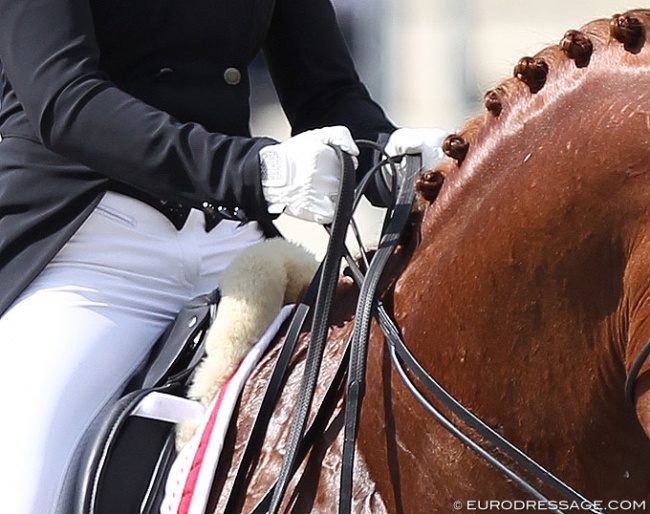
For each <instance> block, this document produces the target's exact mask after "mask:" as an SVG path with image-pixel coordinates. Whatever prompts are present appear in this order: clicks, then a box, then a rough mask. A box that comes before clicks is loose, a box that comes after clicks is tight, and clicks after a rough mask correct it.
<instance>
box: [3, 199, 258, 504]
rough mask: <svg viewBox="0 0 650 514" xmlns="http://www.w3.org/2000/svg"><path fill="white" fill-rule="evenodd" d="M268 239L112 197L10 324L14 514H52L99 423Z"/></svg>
mask: <svg viewBox="0 0 650 514" xmlns="http://www.w3.org/2000/svg"><path fill="white" fill-rule="evenodd" d="M260 237H261V233H260V231H259V229H258V228H257V226H256V225H255V224H249V225H247V226H244V227H241V228H236V225H235V224H234V223H232V222H222V223H221V224H220V225H218V226H217V227H216V228H215V229H214V230H213V231H212V232H210V233H206V232H205V230H204V228H203V224H202V219H201V215H200V213H198V212H195V213H193V215H192V216H191V218H190V220H189V221H188V223H187V225H186V226H185V228H184V229H183V230H182V231H176V230H175V229H174V228H173V226H172V225H171V224H170V223H169V222H168V220H167V219H166V218H164V217H163V216H162V215H161V214H160V213H158V212H157V211H155V210H153V209H151V208H150V207H148V206H146V205H144V204H141V203H140V202H136V201H134V200H131V199H128V198H126V197H121V196H119V195H112V194H109V195H108V196H107V198H105V199H104V201H102V203H101V204H100V206H99V207H98V209H97V210H96V211H95V212H94V213H93V214H92V215H91V217H90V218H89V219H88V221H87V222H86V223H85V224H84V225H83V226H82V228H81V229H80V230H79V231H78V233H77V234H75V236H74V237H73V238H72V239H71V240H70V242H69V243H68V244H67V245H66V246H65V247H64V248H63V249H62V251H61V252H60V253H59V255H57V257H56V258H55V259H54V260H53V261H52V262H51V263H50V264H49V265H48V266H47V268H46V269H45V270H44V271H43V273H42V274H41V275H40V276H39V277H38V278H37V279H36V280H35V281H34V282H33V283H32V284H31V285H30V287H29V288H28V289H27V290H26V291H25V292H24V293H23V294H22V295H21V297H20V298H19V299H18V300H17V301H16V302H15V303H14V304H13V306H12V307H11V308H10V309H9V310H8V311H7V312H6V313H5V314H4V315H3V316H2V317H1V318H0V363H1V364H0V366H2V372H0V391H2V394H0V412H2V420H3V421H2V423H0V427H2V428H0V455H1V456H2V457H1V458H2V463H3V464H2V468H3V470H4V473H3V476H2V478H1V479H0V490H1V491H2V509H1V510H2V511H3V512H11V513H12V514H50V513H51V512H53V510H54V507H55V505H56V501H57V497H58V495H59V491H60V488H61V484H62V480H63V477H64V475H65V470H66V466H67V465H68V462H69V461H70V459H71V457H72V454H73V452H74V449H75V447H76V446H77V443H78V441H79V439H80V438H81V436H82V434H83V433H84V430H85V429H86V428H87V427H88V425H89V424H90V423H91V421H92V420H93V417H94V416H95V414H96V413H97V412H98V411H99V410H100V409H101V408H102V407H103V406H104V405H105V404H106V403H107V402H110V401H111V400H113V399H114V398H115V397H116V395H117V394H118V393H119V391H120V390H121V388H122V387H123V386H124V384H125V382H126V381H127V380H128V378H129V376H130V375H131V374H132V373H133V371H134V370H135V369H137V367H138V366H139V365H140V363H141V362H142V361H143V359H144V357H145V356H146V354H147V352H148V351H149V349H150V347H151V345H152V344H153V342H155V340H156V339H157V337H158V336H159V334H160V333H161V332H162V331H163V330H164V329H165V327H166V326H167V325H168V324H169V322H170V321H171V320H172V319H173V317H174V315H175V314H176V313H177V312H178V311H179V310H180V309H181V308H182V307H183V305H184V304H185V303H186V302H187V301H188V300H189V299H191V298H192V297H194V296H196V295H198V294H201V293H205V292H209V291H210V290H212V289H214V288H215V287H216V285H217V279H218V275H219V273H220V271H221V270H222V269H223V268H224V267H225V266H226V265H227V264H228V263H229V262H230V260H231V259H232V258H233V256H234V255H235V254H236V253H237V252H238V251H239V250H240V249H241V248H243V247H245V246H247V245H249V244H252V243H253V242H256V241H257V240H259V239H260Z"/></svg>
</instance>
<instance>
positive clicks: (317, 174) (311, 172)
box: [259, 126, 359, 224]
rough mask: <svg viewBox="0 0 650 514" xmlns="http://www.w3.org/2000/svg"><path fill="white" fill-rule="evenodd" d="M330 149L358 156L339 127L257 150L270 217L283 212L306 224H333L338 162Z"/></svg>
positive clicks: (348, 135) (338, 174)
mask: <svg viewBox="0 0 650 514" xmlns="http://www.w3.org/2000/svg"><path fill="white" fill-rule="evenodd" d="M329 145H334V146H337V147H338V148H340V149H341V150H343V151H344V152H346V153H348V154H350V155H353V156H357V155H359V149H358V148H357V145H356V144H355V142H354V139H353V138H352V134H350V131H349V130H348V129H347V128H346V127H342V126H335V127H324V128H320V129H315V130H309V131H307V132H303V133H301V134H298V135H296V136H293V137H291V138H289V139H287V140H286V141H284V142H282V143H278V144H275V145H270V146H266V147H264V148H262V149H261V150H260V153H259V155H260V162H261V170H262V190H263V192H264V198H265V199H266V201H267V202H268V203H269V207H268V210H269V212H270V213H271V214H278V213H281V212H286V213H287V214H289V215H291V216H295V217H297V218H301V219H304V220H307V221H315V222H317V223H321V224H327V223H331V222H332V220H333V219H334V211H335V209H336V200H337V195H338V191H339V183H340V181H341V162H340V161H339V159H338V158H337V155H336V152H335V151H334V149H333V148H332V147H331V146H329ZM355 162H356V161H355Z"/></svg>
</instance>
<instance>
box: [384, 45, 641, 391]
mask: <svg viewBox="0 0 650 514" xmlns="http://www.w3.org/2000/svg"><path fill="white" fill-rule="evenodd" d="M648 53H649V50H648V49H647V48H646V49H644V50H643V52H642V53H641V54H638V55H636V56H629V55H624V56H623V58H619V61H623V62H622V64H620V65H617V66H615V65H614V62H613V61H612V56H611V55H609V54H608V53H607V52H601V53H600V54H596V53H594V56H593V58H592V62H591V64H590V65H589V67H588V68H587V69H578V68H576V67H575V66H573V65H572V63H563V62H560V63H559V64H557V66H556V67H555V68H552V69H551V72H550V73H549V78H548V83H547V85H546V86H545V88H544V89H543V90H541V91H540V92H538V93H537V94H536V95H531V94H530V93H529V92H527V91H523V92H522V91H519V92H517V94H515V95H513V96H512V98H510V104H509V105H507V106H504V109H503V111H502V113H501V115H500V117H499V118H490V115H489V114H488V115H486V118H487V120H488V121H487V122H486V123H485V124H484V125H483V127H482V128H481V129H480V130H479V131H478V133H477V134H476V135H475V136H474V138H473V140H472V142H471V144H470V151H469V153H468V154H467V156H466V158H465V160H464V161H463V163H462V166H460V168H458V169H455V170H452V171H451V172H450V173H449V175H448V177H447V181H446V182H445V184H444V186H443V188H442V191H441V193H440V196H439V198H438V200H436V201H435V202H434V203H433V204H431V205H430V206H429V207H428V209H427V212H426V213H425V215H424V222H423V229H422V230H423V234H422V239H423V244H422V246H421V247H420V248H419V249H418V250H417V251H416V254H415V255H414V258H413V259H412V261H411V263H410V265H409V268H408V269H407V270H406V272H405V273H404V274H403V276H402V277H401V279H400V281H399V282H398V284H397V289H396V295H395V304H396V307H395V309H396V314H397V317H398V321H399V322H400V324H401V326H402V328H403V330H404V331H405V334H407V335H409V334H410V335H411V341H410V344H411V345H412V347H413V348H414V350H415V351H416V352H417V354H418V355H419V356H421V358H422V359H424V360H425V362H424V363H425V364H426V365H427V366H434V367H438V368H440V367H443V368H444V367H445V366H451V367H454V368H456V369H458V372H457V373H458V374H459V375H460V374H462V373H463V371H460V370H462V369H464V370H465V372H466V373H467V372H469V374H470V375H471V374H472V373H475V374H477V375H474V376H478V377H480V378H481V379H484V380H486V381H488V382H490V381H492V382H496V381H499V380H502V377H500V376H496V375H495V374H494V373H492V372H491V371H488V369H489V368H488V367H487V366H486V365H487V364H488V363H489V362H490V361H497V360H500V359H501V360H504V361H505V362H513V366H517V367H521V371H516V370H515V371H514V375H515V376H514V377H513V378H510V379H509V381H510V384H511V386H512V387H514V388H517V387H522V388H523V387H524V385H525V384H532V385H533V387H536V388H537V392H536V393H535V395H536V396H539V398H540V399H541V398H542V397H543V396H544V395H547V396H545V397H547V398H554V397H557V394H558V393H557V392H555V391H552V390H551V389H553V388H554V387H556V386H557V383H558V381H560V380H562V381H564V382H566V377H571V378H569V381H571V380H573V381H575V382H576V383H575V384H574V386H575V387H574V390H575V391H580V392H582V394H584V395H589V394H593V392H594V391H595V390H596V385H595V384H594V383H593V382H592V381H591V377H592V376H593V370H594V369H599V368H600V367H603V366H607V367H609V368H611V369H606V370H605V371H604V373H607V374H608V377H606V379H608V380H610V379H611V380H612V381H613V382H616V383H617V384H619V383H621V382H622V380H623V379H624V367H623V364H624V361H625V359H626V355H625V350H626V347H627V343H628V338H629V336H630V334H629V330H634V327H635V326H636V325H635V320H634V319H630V317H631V316H633V313H634V312H639V309H642V308H645V307H644V306H645V305H646V304H647V303H648V301H647V300H648V290H649V287H648V285H649V283H648V282H649V281H648V280H647V278H645V277H643V276H642V274H643V273H644V272H645V273H646V274H647V275H650V274H648V273H647V270H644V267H646V268H647V263H649V262H650V253H648V249H649V245H648V244H647V243H645V241H647V240H648V239H650V229H649V227H648V218H649V217H648V216H647V214H648V206H649V205H650V173H648V172H649V171H650V150H649V148H650V68H649V67H648V65H646V64H643V63H642V62H641V59H645V60H646V61H650V59H648V55H647V54H648ZM626 59H627V61H630V62H631V61H633V60H634V63H633V64H630V62H627V61H626ZM637 61H638V62H637ZM631 302H633V303H631ZM414 305H417V306H418V308H417V309H414V308H413V306H414ZM645 312H646V313H647V312H648V311H647V310H646V311H645ZM646 318H648V316H647V315H646V316H642V317H639V319H643V320H645V319H646ZM644 323H645V322H644ZM637 325H639V326H641V325H643V330H645V331H647V332H646V334H645V336H644V337H645V339H647V338H648V337H650V326H648V325H649V324H647V323H645V324H640V323H637ZM639 330H641V329H639ZM639 337H640V336H639ZM645 339H644V340H645ZM407 342H408V341H407ZM612 354H614V355H616V358H615V359H612V358H611V355H612ZM549 359H550V360H551V361H552V363H551V366H550V367H549V365H548V360H549ZM522 362H523V363H524V364H525V365H523V366H522V365H521V363H522ZM535 368H537V369H540V370H541V369H544V370H545V371H544V373H546V374H547V375H548V376H546V377H542V376H538V377H533V378H528V377H527V376H526V375H527V374H528V373H530V372H531V370H534V369H535ZM444 373H446V371H445V372H444ZM451 373H452V374H453V373H456V372H451ZM517 375H519V376H517ZM552 375H556V380H554V379H552V377H551V376H552ZM465 382H466V383H465V384H464V385H463V386H462V387H463V388H464V389H465V392H464V393H463V394H465V395H466V396H467V398H468V399H470V400H471V399H473V398H474V399H477V398H479V397H480V396H481V395H480V392H479V389H480V388H481V387H484V386H485V383H480V384H479V383H477V382H474V383H472V381H471V380H466V381H465ZM477 401H478V400H477ZM522 401H523V400H522ZM585 401H586V400H585Z"/></svg>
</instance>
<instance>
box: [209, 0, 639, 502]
mask: <svg viewBox="0 0 650 514" xmlns="http://www.w3.org/2000/svg"><path fill="white" fill-rule="evenodd" d="M648 29H650V11H631V12H629V13H626V14H625V15H620V16H615V17H613V18H612V19H611V20H599V21H596V22H593V23H591V24H589V25H587V26H585V27H583V28H582V29H581V30H580V31H570V32H568V33H567V35H566V36H565V38H564V39H563V40H562V42H561V44H560V45H558V46H553V47H549V48H547V49H545V50H543V51H542V52H540V53H539V54H538V55H536V56H534V57H529V58H524V59H522V60H521V61H520V62H519V63H518V64H517V66H516V67H515V71H514V77H513V78H512V79H510V80H508V81H506V82H504V83H502V84H501V85H500V86H499V87H497V88H495V89H494V90H492V91H490V92H488V93H487V94H486V97H485V98H486V111H485V113H484V114H482V115H480V116H478V117H477V118H474V119H472V120H470V121H469V122H468V123H467V124H466V126H465V128H464V129H463V130H462V131H461V132H460V133H459V134H457V135H455V136H452V137H450V138H449V139H448V141H447V142H446V145H445V150H446V151H447V153H448V155H450V156H451V157H452V158H453V160H452V159H450V160H449V161H448V162H446V163H445V164H444V165H443V166H442V167H441V168H440V169H439V170H436V171H433V172H428V173H426V174H424V175H422V177H421V179H420V181H419V183H418V191H419V196H418V200H417V203H416V208H415V210H414V213H413V220H414V224H413V227H412V230H411V231H410V232H409V234H407V237H406V239H405V241H404V244H403V246H402V247H401V248H400V251H398V253H397V255H396V256H395V259H394V262H393V267H392V269H389V270H388V271H387V275H388V278H396V281H395V282H394V283H391V281H390V280H389V281H388V282H387V285H386V288H385V297H386V301H387V302H388V303H389V304H392V310H393V313H394V317H395V320H396V322H397V325H398V326H399V327H400V329H401V332H402V335H403V337H404V340H405V342H406V345H407V346H408V347H409V348H410V349H411V351H412V352H413V353H414V354H415V356H416V357H417V358H418V360H419V361H420V362H421V364H422V365H423V366H424V368H426V369H427V370H428V371H429V372H430V373H431V374H432V375H433V376H434V377H435V378H436V379H438V380H439V381H440V382H441V383H442V385H443V386H445V387H446V388H447V389H448V390H449V391H450V392H451V393H452V394H454V395H455V396H456V397H457V398H458V399H459V400H460V401H461V402H462V403H463V404H464V405H465V406H467V407H468V408H469V409H471V410H472V411H473V412H474V413H476V414H477V415H479V416H480V417H481V418H482V419H483V420H484V421H486V422H487V423H488V424H489V425H491V426H492V427H494V428H495V429H497V430H498V431H499V432H501V433H502V434H504V435H505V436H506V437H508V438H509V439H510V440H511V441H512V442H513V443H514V444H516V445H517V446H518V447H519V448H521V449H522V450H524V451H526V452H528V453H529V454H530V455H531V456H532V457H533V458H535V459H537V460H538V461H539V462H540V464H542V465H543V466H544V467H546V468H547V469H548V470H550V471H551V472H553V473H554V474H556V475H557V476H559V477H560V478H561V479H563V480H564V481H566V482H567V483H568V484H569V485H570V486H572V487H573V488H575V489H577V490H578V491H579V492H581V493H582V494H584V495H585V496H586V497H588V498H589V499H591V500H593V501H595V502H599V504H600V505H601V506H604V507H607V506H608V505H609V502H611V501H613V500H616V501H624V502H637V503H636V505H637V506H639V508H638V509H637V511H638V512H642V511H644V510H646V509H648V508H650V442H649V440H648V434H650V378H649V377H650V373H646V370H647V369H648V366H644V367H643V368H642V370H641V374H640V376H639V380H638V381H637V387H636V391H635V392H636V395H635V405H634V406H632V405H631V404H629V403H627V402H626V400H625V397H624V394H623V391H624V382H625V377H626V372H627V370H628V369H629V367H630V365H631V363H632V361H633V360H634V358H635V356H636V355H637V353H638V352H639V350H640V349H641V347H642V346H643V344H644V343H645V342H646V340H647V339H648V338H650V173H649V171H650V43H648V42H647V38H648V34H647V32H648ZM443 177H444V183H443V184H442V187H440V179H441V178H443ZM407 261H408V262H407ZM352 289H353V287H352V286H350V285H348V284H346V283H345V280H343V281H342V282H341V295H342V300H341V302H339V303H338V304H337V308H338V312H337V313H336V314H335V320H334V321H335V322H334V325H333V327H332V330H331V344H332V347H331V350H330V351H328V353H327V356H326V363H325V365H324V370H325V372H326V375H327V372H331V369H332V367H333V365H334V362H335V360H336V355H337V352H338V353H340V348H341V346H342V344H343V342H344V340H345V335H346V333H347V331H349V322H348V321H349V318H350V317H351V314H350V313H351V312H352V310H351V308H349V307H347V306H348V305H349V304H350V302H351V301H352V300H353V293H352ZM271 359H272V356H269V357H268V359H267V360H266V361H265V363H263V364H262V366H261V367H260V370H259V375H258V379H257V380H256V381H255V382H254V383H253V384H252V385H251V386H250V388H249V389H248V390H247V392H246V393H245V396H244V401H243V402H242V408H241V412H240V422H239V425H238V434H233V441H234V436H235V435H236V436H237V440H238V441H239V443H237V444H238V445H237V446H236V447H235V455H236V454H237V452H238V451H239V450H240V444H241V441H242V440H243V438H244V436H245V433H246V429H247V427H248V426H249V424H250V422H251V416H252V415H254V413H255V410H256V409H255V408H254V406H255V403H256V401H257V398H258V397H259V394H260V390H261V389H262V388H263V382H262V378H263V377H264V376H265V375H267V374H268V373H269V367H270V364H269V363H270V361H271ZM299 360H300V356H298V358H297V361H299ZM368 366H369V367H368V376H367V392H366V395H365V399H364V406H363V411H362V420H361V423H362V424H361V428H360V438H359V441H358V454H357V468H358V474H357V478H356V482H355V486H356V487H357V495H356V497H355V509H356V511H357V512H368V513H370V512H372V513H375V512H390V513H406V514H412V513H432V512H443V513H444V512H452V511H457V512H458V511H460V512H465V511H468V512H469V511H472V510H478V508H479V506H484V507H485V506H486V503H485V502H489V501H490V500H491V501H493V502H503V501H505V500H509V501H513V500H521V501H525V500H532V498H531V497H530V496H529V495H528V494H526V493H524V492H523V491H521V490H520V489H519V488H517V487H516V486H515V485H513V484H512V483H510V482H509V481H508V480H507V479H506V478H505V477H504V476H503V475H502V474H501V473H500V472H497V471H496V470H494V469H493V468H492V467H490V466H489V465H488V464H486V463H485V462H484V461H482V460H481V459H480V458H479V457H477V456H476V455H475V454H474V453H473V452H472V451H471V450H469V449H467V448H466V447H465V446H464V445H463V444H461V443H460V442H458V441H457V440H456V439H455V438H453V437H452V436H451V435H450V434H449V433H447V432H446V430H445V429H444V428H442V427H441V426H440V425H438V424H437V423H436V422H435V421H434V420H433V419H432V418H431V417H430V416H429V415H428V414H427V413H426V412H425V410H424V409H423V408H422V407H421V406H420V405H419V404H418V403H417V402H416V401H415V400H414V399H413V397H412V396H411V394H410V393H409V392H408V391H407V390H406V389H405V387H404V386H403V385H402V383H401V381H400V379H399V378H398V377H397V375H396V373H395V371H394V370H393V369H392V367H391V364H390V360H389V358H388V356H387V352H386V351H385V348H384V346H383V338H382V336H381V335H380V333H379V331H378V330H377V329H375V330H374V331H373V337H372V339H371V342H370V351H369V364H368ZM297 367H298V368H299V365H297ZM299 375H300V372H299V370H298V372H296V373H294V374H293V375H292V376H291V377H290V379H289V381H288V386H287V389H286V391H285V393H284V395H283V398H282V402H281V404H280V406H279V407H278V418H277V420H276V421H274V424H273V425H272V427H271V429H270V430H269V436H268V440H267V442H266V443H265V452H264V453H263V455H262V456H261V458H260V461H259V464H258V470H259V471H258V472H257V474H256V475H255V476H254V477H253V478H252V480H251V487H250V490H249V491H248V499H247V502H246V504H247V507H248V509H250V506H251V505H252V504H253V503H254V500H255V498H256V497H259V494H260V493H261V492H263V490H264V489H265V488H266V487H268V485H269V484H270V483H271V480H272V479H273V478H274V476H275V475H274V474H275V473H277V469H278V468H279V460H280V456H279V455H278V454H277V450H276V446H277V445H279V446H280V448H281V447H282V444H283V443H282V442H281V441H282V437H283V435H284V431H286V427H288V421H287V419H289V417H290V414H291V407H292V401H293V398H294V395H295V390H296V387H297V385H296V384H297V382H298V379H299ZM325 382H326V379H325V378H323V383H325ZM340 427H341V418H340V415H339V416H337V417H335V419H334V421H333V424H332V426H331V427H330V429H329V430H328V432H327V434H326V436H325V437H324V438H323V439H322V441H321V444H320V445H319V447H318V448H317V449H316V450H315V451H314V452H312V455H311V457H310V461H309V464H308V466H307V467H308V469H307V473H306V474H305V476H304V478H303V479H302V483H301V484H299V485H298V487H297V488H296V491H298V492H296V493H295V495H294V496H293V497H291V499H290V501H288V502H287V505H288V506H289V507H288V509H289V510H291V508H293V510H292V511H293V512H308V511H309V510H310V509H313V510H312V511H313V512H334V511H335V510H336V508H337V507H336V506H337V501H338V476H337V474H336V472H337V470H338V466H339V459H340V446H339V445H340V441H337V440H336V436H337V433H338V432H340ZM328 445H329V448H328ZM235 461H236V457H235ZM227 464H228V463H227V462H226V463H224V464H223V466H222V467H223V468H224V469H222V470H220V474H219V480H218V483H217V484H216V488H215V499H214V503H215V504H216V503H217V498H216V496H218V494H217V493H220V491H221V486H222V485H223V483H224V481H225V482H227V478H226V471H225V467H227ZM227 489H228V487H227V485H226V487H225V490H227ZM545 492H547V493H548V494H550V496H551V498H555V499H557V496H554V495H553V493H550V492H549V491H545ZM221 501H223V500H221ZM454 502H457V503H454ZM479 502H480V503H479ZM644 502H645V503H644ZM626 505H627V504H626ZM631 505H634V503H632V504H631ZM484 510H486V509H484ZM520 511H521V510H520ZM532 511H534V509H531V512H532ZM628 511H630V510H629V509H628Z"/></svg>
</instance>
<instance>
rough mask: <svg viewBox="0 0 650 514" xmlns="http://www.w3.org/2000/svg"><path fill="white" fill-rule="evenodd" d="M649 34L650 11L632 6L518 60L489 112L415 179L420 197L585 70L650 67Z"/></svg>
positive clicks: (489, 98)
mask: <svg viewBox="0 0 650 514" xmlns="http://www.w3.org/2000/svg"><path fill="white" fill-rule="evenodd" d="M649 32H650V10H648V9H636V10H631V11H628V12H626V13H624V14H616V15H614V16H612V17H611V18H610V19H598V20H595V21H592V22H590V23H588V24H586V25H584V26H583V27H582V28H580V29H579V30H569V31H568V32H567V33H566V34H565V35H564V37H563V38H562V40H561V41H560V43H559V44H557V45H552V46H549V47H547V48H544V49H543V50H542V51H540V52H539V53H537V54H536V55H534V56H532V57H524V58H522V59H520V61H519V62H518V63H517V65H516V66H515V68H514V72H513V77H512V78H509V79H507V80H505V81H504V82H502V83H501V84H499V85H498V86H497V87H495V88H494V89H491V90H490V91H488V92H487V93H485V95H484V105H485V111H484V112H483V113H481V114H479V115H477V116H475V117H473V118H470V119H469V120H468V121H467V122H466V123H465V124H464V125H463V127H462V128H461V130H460V131H459V132H457V133H455V134H451V135H450V136H449V137H448V138H447V139H446V141H445V142H444V145H443V150H444V152H445V154H446V155H447V156H448V157H449V159H445V160H444V161H443V162H442V163H441V164H440V165H439V166H438V167H437V168H436V170H434V171H429V172H426V173H424V174H423V175H422V177H421V178H420V180H419V181H418V183H417V190H418V192H419V193H420V195H421V196H422V197H423V198H424V199H425V200H427V201H429V202H431V201H433V200H434V199H435V198H436V197H437V195H438V192H439V190H440V185H441V183H442V179H444V178H445V177H447V176H448V175H450V174H452V173H454V172H455V171H456V170H458V169H460V168H461V167H462V164H463V162H464V161H465V160H466V159H467V158H468V157H471V156H472V154H473V152H477V149H479V150H478V152H481V150H480V147H481V145H482V144H483V143H485V140H486V137H487V135H489V134H490V133H491V132H492V131H495V130H507V126H508V124H510V125H512V124H516V123H521V122H522V120H523V121H525V120H526V118H527V117H530V116H533V115H534V114H535V111H537V110H539V109H540V108H542V107H543V106H544V105H545V104H546V103H548V102H552V101H553V99H554V98H556V97H557V96H559V95H560V94H562V93H563V92H566V91H567V90H568V89H571V88H575V87H577V85H578V84H579V81H580V80H581V79H582V78H583V77H584V74H586V73H588V72H592V71H598V70H603V69H608V68H612V67H615V66H620V65H623V66H628V67H638V66H648V65H650V48H649V47H650V43H648V33H649ZM484 151H485V149H483V152H484Z"/></svg>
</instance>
